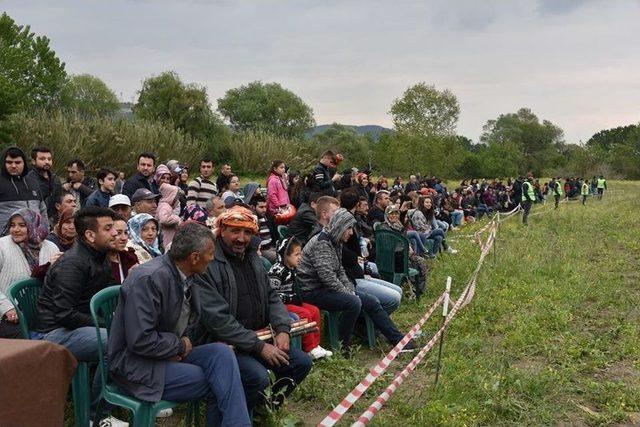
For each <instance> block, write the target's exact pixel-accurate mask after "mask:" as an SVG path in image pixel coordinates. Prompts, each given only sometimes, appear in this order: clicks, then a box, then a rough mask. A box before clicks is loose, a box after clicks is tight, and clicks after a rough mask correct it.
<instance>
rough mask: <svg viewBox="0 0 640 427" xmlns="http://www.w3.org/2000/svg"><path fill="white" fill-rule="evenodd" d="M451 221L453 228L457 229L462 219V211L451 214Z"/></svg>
mask: <svg viewBox="0 0 640 427" xmlns="http://www.w3.org/2000/svg"><path fill="white" fill-rule="evenodd" d="M451 219H452V220H453V226H454V227H458V226H460V225H462V220H463V219H464V213H463V212H462V211H458V210H455V211H453V212H451Z"/></svg>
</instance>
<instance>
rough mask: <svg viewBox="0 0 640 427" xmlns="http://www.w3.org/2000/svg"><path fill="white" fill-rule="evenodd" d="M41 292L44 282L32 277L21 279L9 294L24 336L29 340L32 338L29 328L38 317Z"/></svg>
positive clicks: (11, 287) (10, 289) (11, 288)
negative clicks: (37, 311) (37, 310)
mask: <svg viewBox="0 0 640 427" xmlns="http://www.w3.org/2000/svg"><path fill="white" fill-rule="evenodd" d="M40 292H42V282H41V281H40V280H38V279H34V278H31V277H30V278H28V279H24V280H20V281H19V282H16V283H14V284H13V285H11V286H10V287H9V291H8V295H7V296H8V298H9V301H11V304H13V307H14V308H15V309H16V313H17V314H18V319H19V320H20V330H21V331H22V336H23V337H24V339H27V340H28V339H31V337H30V335H29V329H30V328H31V325H32V324H33V321H34V320H35V318H36V309H37V305H38V298H40Z"/></svg>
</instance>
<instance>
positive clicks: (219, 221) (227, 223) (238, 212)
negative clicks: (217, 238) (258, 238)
mask: <svg viewBox="0 0 640 427" xmlns="http://www.w3.org/2000/svg"><path fill="white" fill-rule="evenodd" d="M223 226H224V227H241V228H246V229H248V230H251V232H252V233H253V234H258V218H257V217H256V216H255V215H254V214H253V212H251V211H250V210H249V209H247V208H245V207H244V206H232V207H230V208H229V209H227V210H226V211H224V212H223V213H221V214H220V215H218V216H217V217H216V222H215V227H216V230H217V234H218V235H220V231H221V230H222V227H223Z"/></svg>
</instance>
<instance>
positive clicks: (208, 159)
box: [200, 157, 213, 165]
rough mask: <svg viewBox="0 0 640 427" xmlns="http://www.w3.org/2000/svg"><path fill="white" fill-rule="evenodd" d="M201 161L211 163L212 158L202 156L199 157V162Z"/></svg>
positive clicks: (201, 162)
mask: <svg viewBox="0 0 640 427" xmlns="http://www.w3.org/2000/svg"><path fill="white" fill-rule="evenodd" d="M203 163H211V164H213V159H212V158H211V157H203V158H201V159H200V164H201V165H202V164H203Z"/></svg>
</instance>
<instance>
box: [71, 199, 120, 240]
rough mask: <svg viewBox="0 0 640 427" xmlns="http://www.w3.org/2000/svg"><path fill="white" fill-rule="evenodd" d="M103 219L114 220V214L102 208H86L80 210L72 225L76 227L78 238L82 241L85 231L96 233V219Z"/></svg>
mask: <svg viewBox="0 0 640 427" xmlns="http://www.w3.org/2000/svg"><path fill="white" fill-rule="evenodd" d="M105 217H108V218H111V219H115V217H116V213H115V212H114V211H112V210H111V209H109V208H103V207H102V206H90V207H88V208H84V209H80V210H79V211H78V212H77V213H76V217H75V219H74V220H73V225H75V226H76V231H77V232H78V236H80V238H82V239H84V233H85V232H86V231H87V230H91V231H98V230H97V228H98V218H105Z"/></svg>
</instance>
